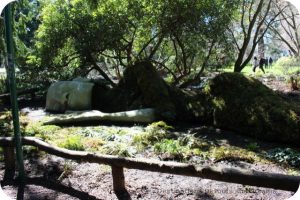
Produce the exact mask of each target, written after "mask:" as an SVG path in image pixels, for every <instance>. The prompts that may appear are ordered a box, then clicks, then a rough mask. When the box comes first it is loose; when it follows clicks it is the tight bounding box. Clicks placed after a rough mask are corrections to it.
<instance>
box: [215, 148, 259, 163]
mask: <svg viewBox="0 0 300 200" xmlns="http://www.w3.org/2000/svg"><path fill="white" fill-rule="evenodd" d="M210 157H211V159H212V160H214V161H215V162H218V161H221V160H229V161H235V160H241V161H246V162H249V163H253V162H254V161H258V160H260V158H259V157H258V156H257V155H256V154H255V153H254V152H252V151H248V150H246V149H242V148H238V147H231V146H228V147H227V146H220V147H214V148H212V150H211V156H210Z"/></svg>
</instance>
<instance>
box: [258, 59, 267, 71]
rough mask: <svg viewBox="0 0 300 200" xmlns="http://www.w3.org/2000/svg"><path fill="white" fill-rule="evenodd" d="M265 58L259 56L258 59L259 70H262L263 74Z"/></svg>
mask: <svg viewBox="0 0 300 200" xmlns="http://www.w3.org/2000/svg"><path fill="white" fill-rule="evenodd" d="M265 61H266V60H265V59H264V58H260V60H259V68H260V69H261V71H263V73H264V74H265V73H266V72H265V70H264V65H265Z"/></svg>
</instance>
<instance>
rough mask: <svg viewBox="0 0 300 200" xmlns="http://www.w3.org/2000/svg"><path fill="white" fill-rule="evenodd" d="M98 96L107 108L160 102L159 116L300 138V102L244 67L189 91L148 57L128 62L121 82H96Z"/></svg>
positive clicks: (98, 104) (97, 103)
mask: <svg viewBox="0 0 300 200" xmlns="http://www.w3.org/2000/svg"><path fill="white" fill-rule="evenodd" d="M99 91H101V92H99ZM92 96H93V97H92V104H93V109H97V110H100V111H103V112H119V111H126V110H136V109H142V108H154V109H155V111H156V118H157V119H162V120H165V121H171V122H176V121H186V122H196V123H199V124H203V125H214V126H216V127H219V128H222V129H227V130H232V131H235V132H237V133H241V134H244V135H249V136H253V137H256V138H260V139H264V140H269V141H278V142H288V143H294V144H297V143H299V142H300V117H299V116H300V114H299V113H300V106H299V105H297V104H295V103H293V102H290V101H288V100H286V99H283V98H282V97H281V96H280V95H278V94H277V93H275V92H274V91H273V90H271V89H269V88H267V87H266V86H265V85H263V84H262V83H261V82H259V81H258V80H256V79H254V78H248V77H245V76H243V75H242V74H240V73H223V74H220V75H218V76H216V77H215V78H213V79H211V80H210V81H209V82H208V83H207V85H206V86H205V88H204V89H203V90H202V91H197V92H196V91H185V90H180V89H178V88H174V87H170V86H168V85H167V84H166V83H165V81H164V80H163V79H162V78H161V77H160V76H159V74H158V73H157V72H156V70H155V68H154V67H153V66H152V64H151V63H150V62H147V61H144V62H139V63H136V64H135V65H133V66H130V67H128V68H127V69H126V70H125V72H124V77H123V79H122V80H121V81H120V82H119V84H118V86H117V87H115V88H113V89H110V88H103V87H101V88H100V89H99V90H97V87H95V88H94V89H93V94H92Z"/></svg>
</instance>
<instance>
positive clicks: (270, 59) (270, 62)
mask: <svg viewBox="0 0 300 200" xmlns="http://www.w3.org/2000/svg"><path fill="white" fill-rule="evenodd" d="M272 64H273V59H272V57H270V58H269V68H271V67H272Z"/></svg>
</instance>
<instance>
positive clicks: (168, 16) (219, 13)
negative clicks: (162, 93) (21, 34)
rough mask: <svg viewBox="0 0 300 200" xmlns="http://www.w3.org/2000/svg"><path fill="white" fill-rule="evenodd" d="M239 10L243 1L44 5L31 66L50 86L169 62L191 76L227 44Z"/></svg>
mask: <svg viewBox="0 0 300 200" xmlns="http://www.w3.org/2000/svg"><path fill="white" fill-rule="evenodd" d="M236 6H237V0H230V1H225V2H224V1H221V0H216V1H208V0H206V1H190V0H167V1H162V0H159V1H157V0H155V1H154V0H150V1H149V0H104V1H98V2H96V3H95V1H84V0H71V1H67V2H66V1H63V0H54V1H50V0H44V1H42V6H41V14H40V18H39V19H40V20H41V21H40V22H41V23H40V26H39V28H38V30H37V32H36V34H35V41H36V43H35V49H34V51H32V52H31V55H29V56H28V57H27V58H28V59H27V65H29V68H30V69H31V71H32V72H31V73H32V75H31V77H33V78H38V79H39V80H40V81H45V80H47V81H48V82H52V81H54V80H57V79H67V78H70V77H72V76H74V74H76V73H79V72H87V71H88V69H89V68H90V67H91V66H93V65H95V62H98V63H100V62H101V63H102V64H105V66H107V67H108V69H111V68H116V67H119V66H123V67H126V66H130V65H131V64H132V63H133V62H135V61H137V60H143V59H151V60H155V62H156V63H164V62H166V61H168V65H169V66H167V67H168V68H169V69H170V71H171V72H175V73H184V75H186V74H189V73H190V72H191V68H195V69H196V68H197V66H199V64H200V65H201V63H203V59H204V58H205V57H206V52H208V49H209V48H210V46H211V45H210V44H212V43H214V44H215V43H224V42H223V41H226V39H225V38H224V37H223V35H224V34H223V33H224V30H225V28H226V25H227V24H228V23H229V22H230V20H231V18H232V14H233V12H234V11H235V9H236V8H237V7H236ZM39 8H40V7H39ZM221 36H222V37H221ZM222 46H225V47H226V46H228V45H219V46H218V47H219V48H223V47H222ZM224 52H228V51H224ZM217 54H218V53H216V55H217ZM37 72H38V73H39V76H36V77H34V74H36V73H37ZM175 73H174V74H175ZM36 75H37V74H36Z"/></svg>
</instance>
